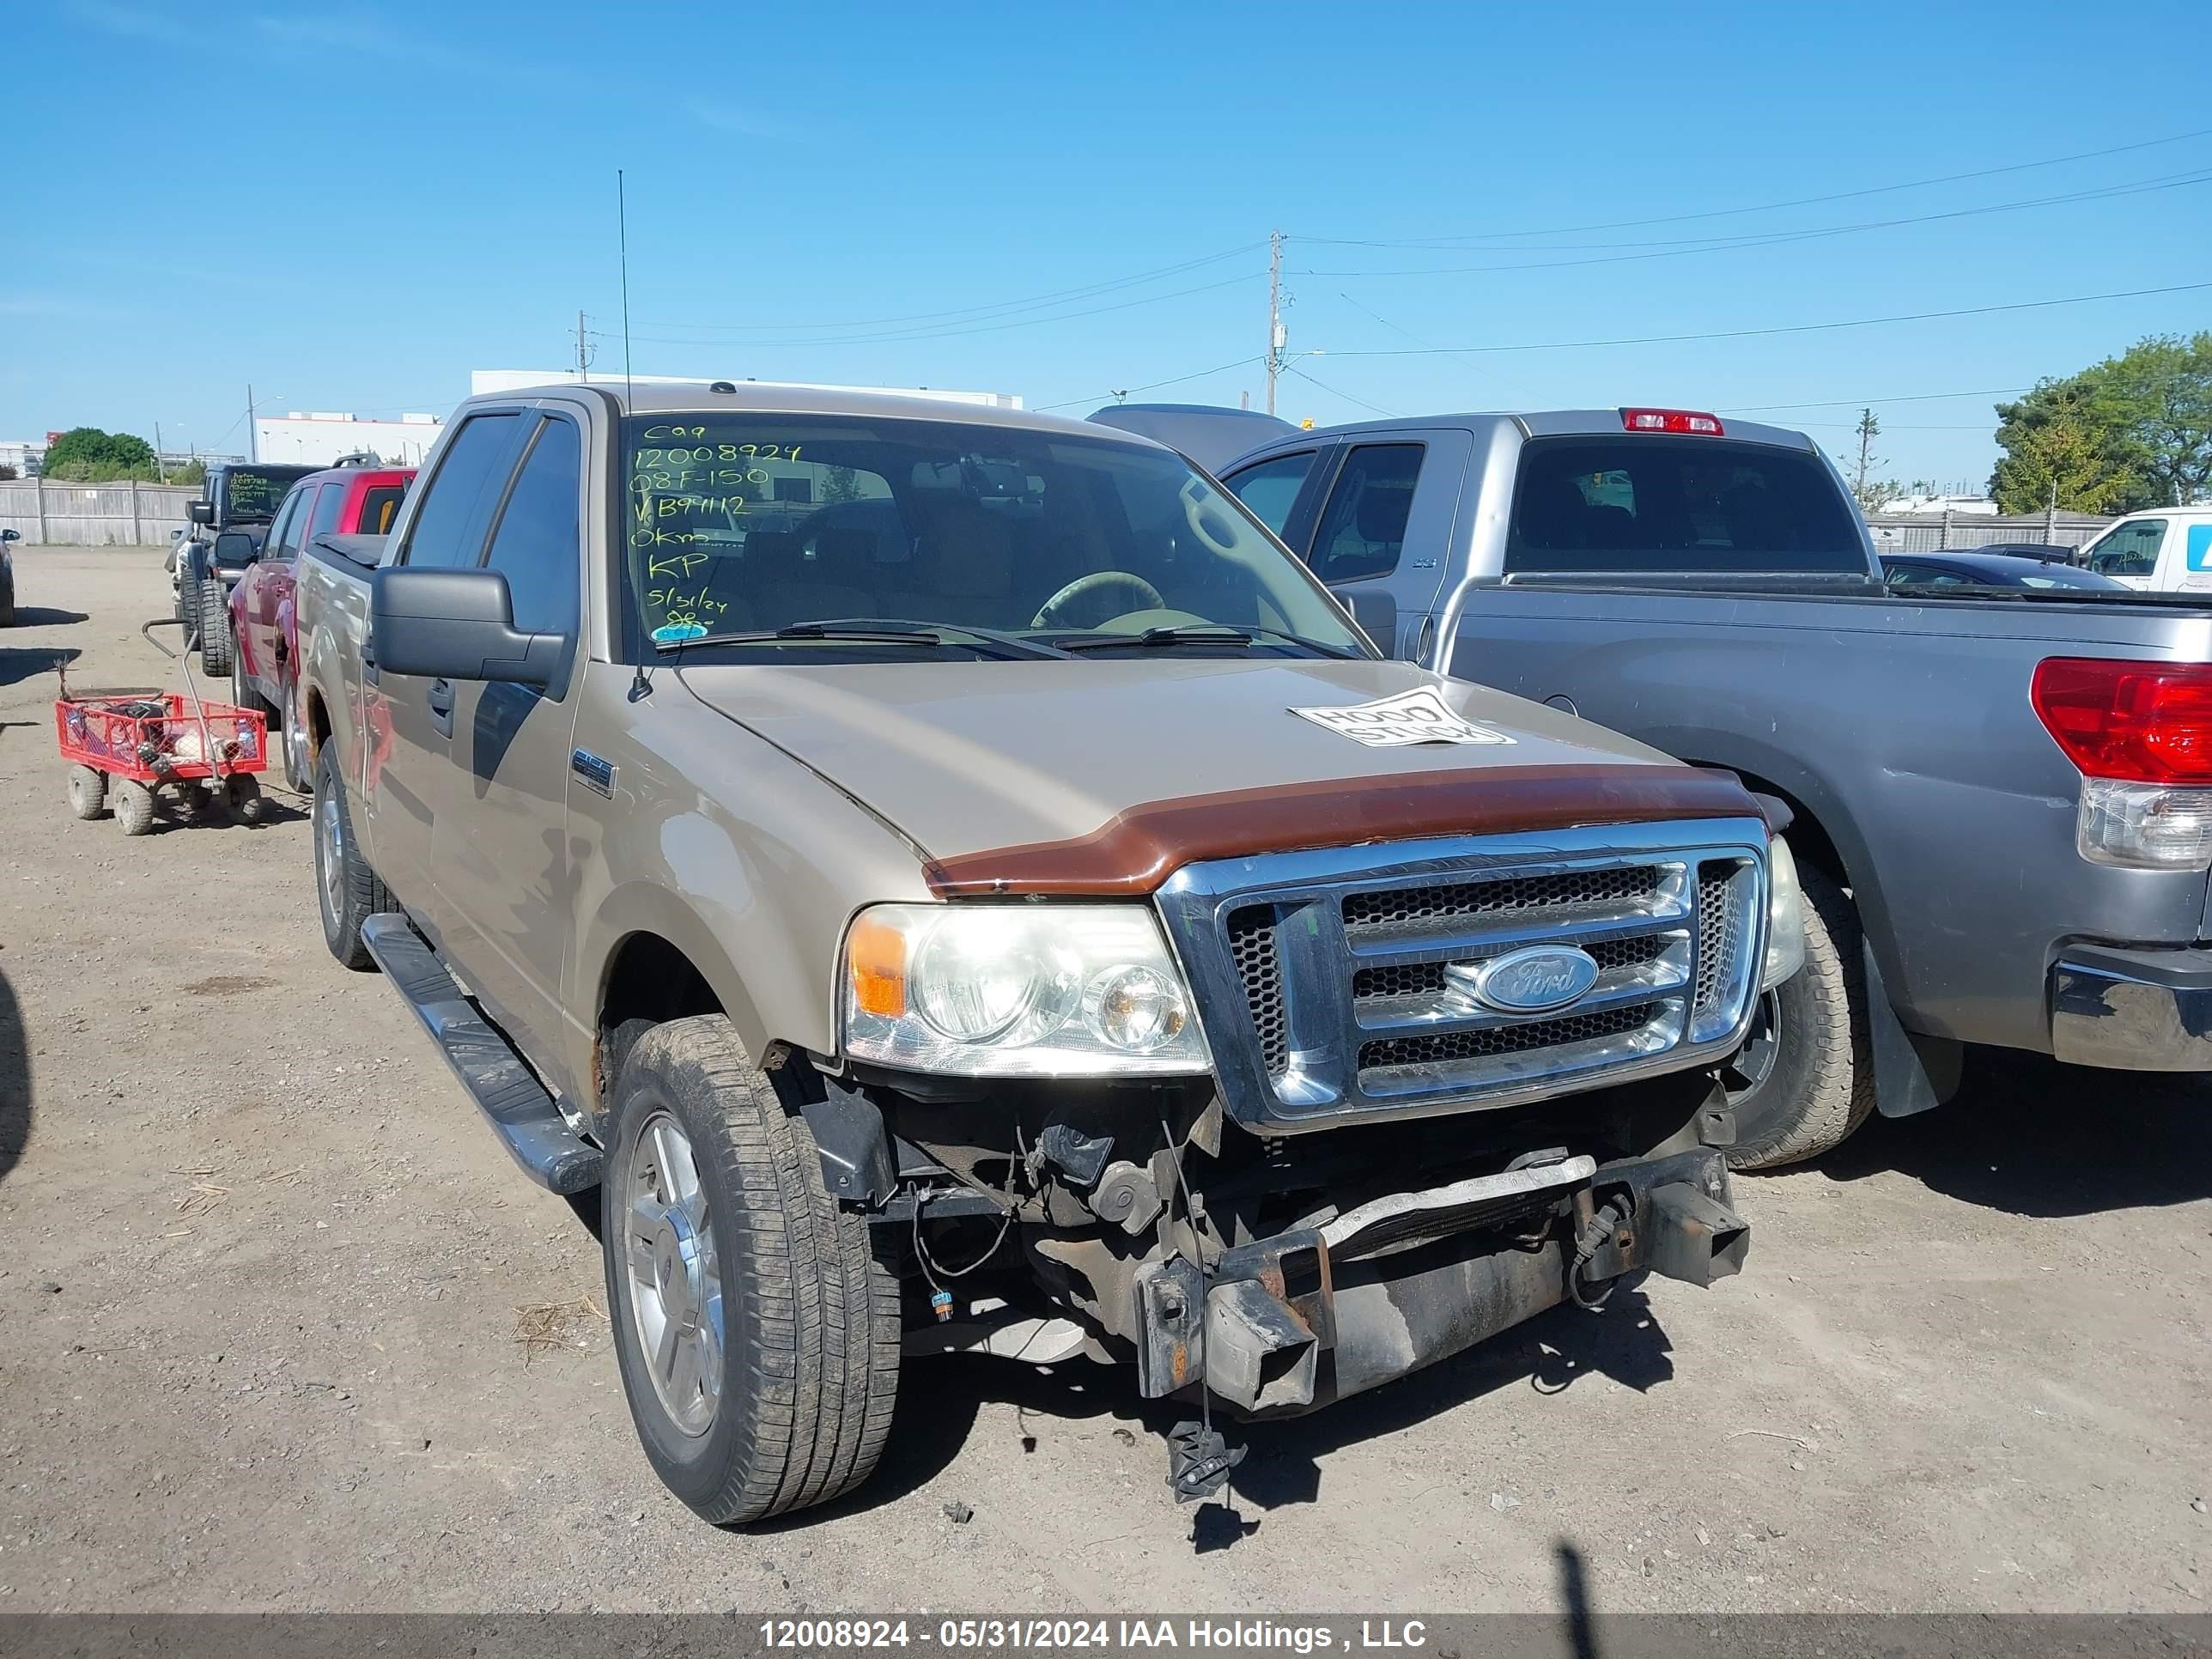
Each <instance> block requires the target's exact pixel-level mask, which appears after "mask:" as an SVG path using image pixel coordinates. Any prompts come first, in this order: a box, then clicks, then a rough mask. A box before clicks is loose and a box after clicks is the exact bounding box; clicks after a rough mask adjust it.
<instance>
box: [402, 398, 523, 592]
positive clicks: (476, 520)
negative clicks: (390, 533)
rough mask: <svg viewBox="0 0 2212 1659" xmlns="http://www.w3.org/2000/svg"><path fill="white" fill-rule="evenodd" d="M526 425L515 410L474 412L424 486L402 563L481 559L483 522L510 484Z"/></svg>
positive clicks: (468, 562)
mask: <svg viewBox="0 0 2212 1659" xmlns="http://www.w3.org/2000/svg"><path fill="white" fill-rule="evenodd" d="M521 424H522V422H520V420H519V419H518V418H516V417H515V416H513V415H511V414H496V415H471V416H469V418H468V420H467V421H466V422H465V423H464V424H463V425H462V427H461V429H460V430H459V432H457V433H455V434H454V435H453V441H452V442H451V443H449V444H448V445H447V447H446V453H445V454H444V456H443V457H442V458H441V459H440V460H439V462H438V471H437V472H436V473H435V475H434V476H433V477H431V479H430V481H429V483H428V485H427V486H426V487H425V491H424V495H423V497H422V506H421V507H418V508H417V509H416V513H415V521H414V524H413V526H411V527H410V529H409V531H408V532H407V547H406V550H405V551H404V552H403V553H401V555H400V556H399V557H400V562H401V563H403V564H422V565H447V566H450V565H472V564H475V563H476V562H477V561H478V559H479V558H481V556H483V537H484V526H485V524H486V522H487V521H488V520H489V518H490V516H491V510H492V508H493V507H495V506H496V505H497V504H498V501H499V495H500V491H501V489H504V488H505V487H506V485H507V474H508V471H509V469H510V468H511V466H512V465H513V458H514V444H515V433H516V428H519V427H520V425H521Z"/></svg>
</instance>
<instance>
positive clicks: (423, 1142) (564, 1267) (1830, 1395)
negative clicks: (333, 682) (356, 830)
mask: <svg viewBox="0 0 2212 1659" xmlns="http://www.w3.org/2000/svg"><path fill="white" fill-rule="evenodd" d="M16 568H17V573H18V580H19V586H20V591H21V604H22V606H23V612H22V615H21V619H20V625H19V626H18V627H17V628H16V629H14V630H12V631H11V632H10V633H9V634H7V635H0V1612H9V1611H12V1612H28V1611H43V1610H59V1609H70V1610H83V1609H136V1610H144V1611H154V1610H241V1609H293V1608H318V1609H321V1608H332V1609H356V1610H398V1609H428V1610H442V1611H475V1610H489V1609H522V1608H577V1609H580V1608H586V1607H604V1608H624V1609H638V1610H659V1609H668V1610H676V1609H724V1608H731V1607H736V1608H741V1609H747V1610H752V1611H760V1612H770V1611H775V1612H781V1611H823V1610H832V1609H872V1610H877V1611H882V1610H886V1609H890V1608H895V1607H896V1608H902V1609H913V1608H922V1607H927V1608H941V1607H964V1608H981V1609H987V1610H990V1611H994V1612H1006V1611H1014V1610H1022V1611H1033V1610H1039V1609H1043V1610H1054V1611H1061V1612H1066V1611H1074V1610H1080V1609H1092V1610H1099V1611H1108V1610H1115V1611H1131V1610H1141V1609H1144V1608H1158V1607H1181V1608H1184V1609H1190V1610H1221V1611H1227V1610H1231V1609H1243V1610H1248V1611H1249V1610H1252V1609H1255V1608H1259V1609H1266V1610H1268V1611H1282V1610H1285V1609H1286V1608H1287V1607H1291V1606H1304V1607H1310V1608H1315V1609H1326V1608H1334V1609H1344V1608H1352V1609H1356V1610H1368V1611H1376V1612H1383V1611H1389V1610H1393V1609H1404V1610H1409V1611H1410V1610H1427V1611H1431V1612H1433V1611H1440V1610H1447V1609H1449V1610H1461V1611H1508V1610H1516V1611H1532V1612H1533V1611H1545V1610H1550V1609H1554V1608H1556V1607H1558V1606H1559V1595H1560V1575H1561V1566H1560V1562H1561V1559H1562V1552H1571V1553H1574V1554H1576V1555H1578V1556H1579V1557H1580V1558H1581V1560H1582V1565H1583V1571H1584V1573H1585V1574H1586V1575H1587V1579H1588V1583H1589V1587H1590V1591H1591V1594H1592V1597H1593V1600H1594V1601H1595V1606H1596V1607H1597V1608H1598V1609H1600V1610H1601V1611H1603V1612H1622V1611H1631V1610H1640V1609H1662V1610H1685V1611H1687V1610H1699V1611H1704V1610H1716V1611H1738V1610H1768V1609H1792V1610H1805V1611H1813V1612H1840V1611H1850V1610H1862V1609H1881V1610H1916V1611H1917V1610H1934V1609H1991V1610H2000V1611H2011V1610H2038V1611H2068V1610H2087V1609H2133V1610H2146V1611H2161V1612H2201V1611H2204V1610H2205V1609H2206V1607H2207V1598H2208V1596H2212V1571H2208V1561H2212V1516H2208V1515H2207V1513H2206V1512H2205V1511H2206V1501H2205V1500H2206V1498H2207V1496H2208V1488H2212V1410H2208V1409H2207V1407H2206V1401H2207V1399H2208V1397H2212V1356H2208V1337H2207V1332H2208V1328H2212V1319H2208V1315H2212V1297H2208V1296H2207V1293H2206V1275H2207V1269H2208V1265H2212V1091H2208V1089H2207V1087H2206V1085H2203V1084H2200V1083H2197V1082H2196V1081H2193V1080H2165V1079H2154V1080H2149V1081H2142V1080H2136V1079H2129V1078H2125V1077H2122V1076H2117V1075H2107V1074H2103V1073H2085V1072H2078V1071H2069V1070H2065V1069H2063V1068H2059V1067H2056V1066H2051V1065H2048V1064H2045V1063H2031V1062H2028V1061H2027V1060H2017V1059H2015V1060H2002V1061H1989V1062H1984V1063H1981V1064H1979V1065H1978V1066H1977V1067H1976V1068H1975V1070H1974V1072H1973V1073H1972V1078H1971V1081H1970V1085H1969V1088H1968V1091H1967V1093H1966V1096H1965V1097H1963V1098H1962V1099H1961V1100H1960V1101H1959V1102H1957V1103H1954V1105H1952V1106H1950V1107H1948V1108H1946V1109H1943V1110H1942V1111H1940V1112H1937V1113H1935V1114H1931V1115H1928V1116H1926V1117H1923V1118H1919V1119H1916V1120H1911V1121H1905V1122H1901V1123H1889V1122H1883V1121H1876V1122H1875V1124H1874V1125H1872V1126H1871V1127H1869V1129H1868V1130H1866V1131H1865V1132H1864V1133H1862V1134H1861V1135H1860V1136H1859V1137H1858V1138H1857V1139H1856V1140H1854V1141H1853V1142H1852V1143H1851V1144H1850V1145H1849V1146H1846V1147H1844V1148H1843V1149H1841V1151H1840V1152H1838V1153H1836V1154H1834V1155H1832V1156H1831V1157H1830V1158H1828V1159H1827V1160H1826V1162H1825V1163H1824V1164H1820V1165H1819V1166H1817V1167H1814V1168H1812V1169H1808V1170H1802V1171H1799V1172H1796V1173H1794V1174H1790V1175H1787V1176H1779V1177H1767V1178H1763V1179H1762V1178H1759V1177H1748V1178H1746V1179H1745V1180H1743V1181H1742V1182H1740V1184H1739V1188H1738V1194H1739V1202H1740V1205H1741V1208H1742V1209H1743V1211H1744V1212H1745V1213H1746V1214H1747V1216H1748V1217H1749V1218H1750V1219H1751V1221H1752V1223H1753V1227H1754V1229H1755V1237H1754V1242H1753V1251H1752V1255H1751V1260H1750V1263H1749V1266H1748V1267H1747V1271H1746V1272H1745V1273H1744V1274H1743V1275H1742V1276H1741V1278H1738V1279H1731V1280H1729V1281H1727V1282H1725V1283H1723V1285H1721V1286H1720V1287H1719V1288H1718V1289H1717V1290H1714V1291H1709V1292H1708V1291H1696V1290H1693V1289H1691V1288H1690V1287H1688V1286H1686V1285H1674V1284H1670V1283H1665V1282H1655V1283H1653V1284H1652V1285H1650V1287H1649V1289H1648V1297H1647V1296H1646V1295H1641V1294H1624V1295H1622V1296H1620V1297H1617V1298H1616V1299H1615V1305H1614V1307H1613V1309H1612V1310H1610V1311H1608V1312H1607V1314H1605V1315H1604V1316H1590V1315H1587V1314H1583V1313H1581V1312H1579V1311H1576V1310H1566V1311H1562V1312H1559V1313H1556V1314H1553V1315H1552V1316H1547V1317H1546V1318H1543V1319H1541V1320H1539V1321H1537V1322H1534V1323H1533V1324H1531V1325H1528V1326H1527V1327H1524V1328H1522V1329H1521V1330H1519V1331H1516V1332H1513V1333H1510V1334H1507V1335H1505V1336H1504V1337H1502V1338H1500V1339H1499V1340H1497V1341H1494V1342H1492V1343H1490V1344H1488V1345H1486V1346H1483V1347H1480V1348H1479V1349H1477V1350H1475V1351H1474V1352H1471V1353H1468V1354H1466V1355H1463V1356H1462V1357H1461V1358H1459V1359H1458V1360H1456V1361H1455V1362H1453V1363H1449V1364H1444V1365H1442V1366H1439V1367H1437V1368H1436V1369H1435V1370H1431V1371H1430V1372H1428V1373H1426V1374H1425V1375H1423V1376H1419V1377H1416V1378H1413V1379H1412V1380H1410V1381H1408V1382H1407V1383H1401V1384H1399V1385H1397V1386H1395V1387H1394V1388H1390V1389H1384V1390H1382V1391H1379V1392H1377V1393H1376V1394H1373V1395H1367V1396H1365V1397H1364V1398H1363V1399H1360V1400H1358V1401H1352V1402H1350V1403H1349V1404H1347V1405H1346V1406H1343V1407H1339V1408H1337V1409H1335V1410H1334V1411H1331V1412H1328V1413H1322V1414H1321V1415H1319V1416H1316V1417H1314V1418H1310V1419H1305V1420H1304V1421H1301V1422H1297V1423H1291V1424H1287V1425H1273V1426H1270V1427H1266V1428H1262V1429H1259V1430H1255V1431H1252V1432H1251V1434H1250V1441H1251V1443H1252V1446H1253V1451H1252V1455H1251V1457H1250V1459H1249V1462H1247V1464H1246V1465H1245V1468H1244V1469H1243V1472H1242V1478H1241V1479H1240V1481H1239V1487H1238V1502H1237V1508H1238V1510H1239V1512H1240V1514H1241V1516H1242V1523H1241V1526H1240V1527H1237V1528H1217V1529H1211V1530H1209V1532H1208V1534H1206V1536H1204V1537H1202V1538H1199V1539H1196V1540H1194V1537H1193V1530H1192V1521H1191V1516H1190V1512H1188V1511H1187V1510H1177V1508H1176V1506H1175V1504H1173V1503H1172V1502H1171V1501H1170V1498H1169V1496H1168V1493H1167V1491H1166V1488H1165V1486H1164V1473H1165V1457H1164V1452H1163V1450H1162V1449H1161V1446H1160V1445H1159V1443H1158V1440H1157V1439H1156V1438H1155V1437H1154V1436H1153V1434H1152V1426H1153V1425H1154V1423H1155V1421H1156V1419H1148V1418H1147V1417H1146V1415H1145V1414H1144V1413H1142V1412H1141V1411H1140V1408H1139V1401H1137V1400H1136V1398H1135V1397H1134V1395H1133V1393H1132V1391H1131V1389H1130V1386H1129V1381H1128V1378H1127V1375H1126V1374H1125V1373H1121V1372H1117V1371H1109V1370H1100V1369H1096V1368H1092V1367H1090V1366H1087V1365H1083V1364H1078V1365H1077V1367H1076V1368H1075V1369H1074V1370H1066V1369H1063V1370H1060V1371H1059V1372H1058V1373H1056V1374H1053V1375H1040V1374H1037V1373H1036V1372H1033V1371H1030V1370H1027V1369H1024V1368H1018V1367H1015V1366H1013V1365H1011V1364H1006V1363H1003V1362H991V1361H983V1360H977V1361H973V1362H939V1363H935V1364H916V1365H914V1366H912V1367H911V1368H910V1369H909V1370H908V1374H907V1379H906V1386H905V1392H904V1393H903V1395H902V1398H901V1401H900V1415H899V1423H898V1427H897V1429H896V1431H895V1433H894V1437H893V1442H892V1449H891V1452H890V1455H889V1457H888V1459H887V1461H886V1464H885V1466H884V1468H882V1470H881V1471H880V1472H879V1473H878V1475H877V1477H876V1479H875V1480H874V1481H873V1482H872V1484H871V1485H870V1486H867V1487H866V1488H865V1489H864V1490H863V1491H862V1492H860V1494H858V1495H857V1496H856V1497H855V1498H852V1499H849V1500H848V1501H847V1502H846V1503H844V1504H842V1505H840V1506H838V1507H837V1508H836V1509H834V1510H829V1511H826V1512H823V1511H817V1512H815V1513H813V1514H811V1515H807V1516H800V1517H796V1518H793V1519H790V1520H787V1521H785V1522H782V1523H781V1524H778V1525H775V1526H771V1527H769V1528H759V1529H756V1530H753V1531H750V1532H744V1533H731V1532H722V1531H718V1530H715V1529H714V1528H709V1527H707V1526H705V1525H702V1523H700V1522H698V1521H696V1519H694V1518H693V1517H692V1516H690V1514H689V1513H688V1512H687V1511H686V1510H684V1509H683V1508H682V1507H681V1506H680V1505H678V1504H677V1503H675V1502H674V1500H672V1499H671V1498H668V1497H666V1496H665V1494H664V1493H663V1492H662V1491H661V1490H660V1488H659V1485H658V1483H657V1482H656V1481H655V1480H653V1475H652V1474H651V1472H650V1471H649V1470H648V1468H647V1466H646V1463H645V1461H644V1459H643V1457H642V1456H641V1455H640V1454H639V1452H638V1449H637V1447H636V1444H635V1441H634V1439H633V1438H632V1436H631V1431H630V1428H629V1419H628V1416H627V1413H626V1412H625V1410H624V1408H623V1399H622V1394H621V1389H620V1387H619V1385H618V1383H617V1381H616V1377H615V1371H614V1365H613V1361H612V1358H611V1355H610V1354H609V1352H608V1344H607V1336H606V1332H605V1323H604V1321H603V1319H601V1318H600V1317H599V1315H598V1303H599V1296H600V1276H599V1255H598V1249H597V1247H596V1245H595V1244H594V1243H593V1242H592V1237H591V1236H590V1234H589V1233H588V1232H587V1231H586V1229H585V1228H584V1227H583V1226H582V1225H580V1223H579V1221H578V1220H577V1218H576V1217H575V1215H574V1213H573V1212H571V1211H570V1209H569V1208H568V1206H567V1205H565V1204H564V1203H563V1202H562V1201H561V1200H557V1199H554V1198H550V1197H548V1196H546V1195H544V1194H541V1193H539V1192H538V1191H537V1190H536V1189H535V1188H532V1187H531V1186H530V1185H529V1184H528V1183H527V1182H525V1181H524V1179H523V1178H522V1177H521V1176H520V1175H519V1174H518V1173H517V1172H516V1171H515V1170H514V1169H513V1167H512V1166H511V1165H510V1164H508V1162H507V1158H506V1157H505V1155H504V1154H503V1153H502V1152H501V1151H500V1149H499V1148H498V1146H496V1145H495V1143H494V1141H493V1139H492V1138H491V1136H490V1135H489V1133H487V1132H486V1131H484V1130H483V1128H481V1127H479V1125H478V1123H477V1118H476V1115H475V1113H474V1112H473V1111H472V1109H471V1108H470V1106H469V1104H468V1103H467V1102H466V1100H465V1098H464V1097H463V1096H462V1095H461V1093H460V1091H459V1089H458V1088H457V1087H456V1085H454V1084H453V1082H452V1081H451V1080H450V1079H449V1078H448V1077H447V1074H446V1073H445V1071H444V1069H443V1067H442V1066H441V1063H440V1062H439V1060H437V1058H436V1057H435V1055H434V1054H432V1052H431V1050H430V1048H429V1047H428V1044H427V1043H426V1042H424V1041H423V1040H422V1038H421V1037H420V1036H419V1035H418V1033H417V1031H416V1028H415V1027H414V1024H413V1022H412V1020H411V1019H410V1017H409V1015H408V1014H407V1013H406V1012H405V1011H404V1009H403V1008H402V1007H401V1006H400V1005H399V1003H398V1000H396V999H395V998H394V997H393V996H392V994H391V993H390V992H389V990H388V989H386V987H384V986H382V985H381V984H380V982H379V981H378V980H377V979H376V978H375V977H374V976H372V975H356V974H349V973H347V972H346V971H344V970H343V969H341V968H339V967H338V966H337V965H336V964H335V963H332V962H331V960H330V958H329V957H328V956H327V955H326V954H325V951H324V950H323V945H322V940H321V938H320V935H319V931H318V927H317V924H316V921H315V910H314V901H313V896H312V891H311V885H310V874H309V864H308V841H307V822H306V819H305V818H304V817H303V816H302V815H301V813H300V812H299V811H297V808H296V804H295V805H292V806H289V807H287V808H285V810H283V811H278V812H276V813H274V814H272V817H273V819H274V821H273V822H272V823H269V824H267V825H266V826H264V827H263V828H261V829H243V828H232V827H229V826H227V825H218V824H215V823H187V822H180V821H177V820H173V819H171V820H165V821H164V823H163V824H162V826H161V829H159V831H158V832H157V833H156V834H155V835H154V836H151V837H149V838H147V839H144V840H139V841H126V840H125V838H124V837H123V836H122V835H121V833H120V832H119V830H118V829H117V827H116V825H115V824H114V823H112V822H96V823H78V822H76V821H75V820H74V819H72V818H71V817H70V815H69V812H68V810H67V807H66V805H65V803H64V795H63V769H62V767H61V765H60V763H59V762H58V760H57V758H56V757H55V754H54V750H53V736H52V724H51V720H50V716H49V713H48V702H49V699H50V698H51V696H52V690H53V677H52V671H51V669H52V659H53V657H54V655H55V654H56V653H78V655H77V660H76V665H75V669H74V672H75V674H76V678H77V679H78V681H79V683H80V684H85V685H93V686H107V685H121V684H137V685H151V684H162V683H170V684H174V683H177V682H176V679H175V674H176V671H175V670H174V668H173V665H170V664H169V663H167V661H165V660H164V659H162V658H161V657H160V656H158V655H157V654H156V653H154V652H153V651H151V650H149V648H147V647H146V646H145V645H144V643H143V641H141V640H140V639H139V638H138V637H137V632H136V628H137V623H138V622H139V621H140V620H142V619H143V618H144V617H149V616H154V615H159V614H165V613H166V608H167V590H166V586H165V585H164V581H163V578H162V575H161V553H160V551H159V550H154V549H112V550H71V549H39V548H28V549H19V550H18V553H17V556H16ZM272 776H273V775H272ZM277 799H278V800H279V801H280V802H281V801H284V800H286V799H289V798H286V797H283V796H282V795H279V796H278V797H277ZM533 1335H534V1336H536V1337H538V1338H539V1339H540V1340H537V1341H534V1342H533V1341H532V1340H526V1339H527V1338H530V1337H532V1336H533ZM956 1500H957V1503H959V1504H967V1505H969V1506H971V1507H972V1509H973V1511H974V1513H973V1518H972V1519H971V1520H969V1522H966V1523H964V1524H956V1523H955V1522H953V1521H951V1519H949V1518H948V1516H947V1514H946V1507H947V1505H948V1504H955V1503H956Z"/></svg>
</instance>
